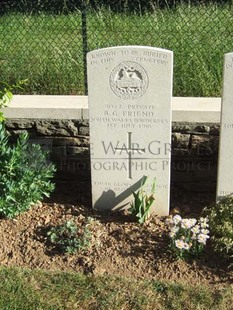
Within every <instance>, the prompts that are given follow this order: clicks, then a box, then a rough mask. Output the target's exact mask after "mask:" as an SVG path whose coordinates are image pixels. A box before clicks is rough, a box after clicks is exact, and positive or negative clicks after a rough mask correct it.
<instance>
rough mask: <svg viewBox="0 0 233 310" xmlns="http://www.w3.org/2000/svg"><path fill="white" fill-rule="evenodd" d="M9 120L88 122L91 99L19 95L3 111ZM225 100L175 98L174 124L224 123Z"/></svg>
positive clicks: (173, 109)
mask: <svg viewBox="0 0 233 310" xmlns="http://www.w3.org/2000/svg"><path fill="white" fill-rule="evenodd" d="M1 111H3V113H4V116H5V117H6V118H8V119H27V118H28V119H83V120H85V119H88V118H89V115H88V114H89V113H88V112H89V111H88V96H55V95H51V96H48V95H15V96H14V97H13V100H12V101H11V103H10V104H9V107H7V108H3V109H1ZM220 111H221V98H213V97H173V98H172V121H173V122H186V123H189V122H191V123H220Z"/></svg>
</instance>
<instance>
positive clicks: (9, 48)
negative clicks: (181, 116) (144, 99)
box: [0, 5, 233, 96]
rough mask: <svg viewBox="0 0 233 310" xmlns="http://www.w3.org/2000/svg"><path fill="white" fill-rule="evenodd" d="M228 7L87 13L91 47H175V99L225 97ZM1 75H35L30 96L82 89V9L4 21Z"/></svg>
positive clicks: (0, 22)
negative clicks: (224, 76)
mask: <svg viewBox="0 0 233 310" xmlns="http://www.w3.org/2000/svg"><path fill="white" fill-rule="evenodd" d="M232 25H233V15H232V12H231V11H230V8H229V5H228V6H227V5H226V6H224V5H222V6H215V5H209V6H206V7H205V6H194V7H188V6H187V5H186V6H185V5H180V6H177V8H176V9H173V10H171V9H170V10H169V9H164V10H157V11H154V12H152V13H145V14H141V15H140V14H133V13H131V14H123V13H121V14H120V13H113V12H111V11H109V10H104V9H102V10H100V11H97V12H93V11H88V13H87V38H88V42H87V45H88V49H89V50H93V49H97V48H102V47H107V46H116V45H149V46H156V47H162V48H167V49H170V50H173V51H174V95H175V96H221V91H222V65H223V55H224V53H226V52H230V51H232V50H233V41H232ZM0 64H1V66H0V75H1V80H3V81H6V82H8V83H14V82H15V81H18V80H20V79H29V83H28V86H27V87H26V88H25V90H24V93H26V94H61V95H65V94H83V93H84V73H83V69H84V64H83V38H82V23H81V13H80V12H79V11H76V12H73V13H71V14H68V15H55V14H49V13H39V14H22V13H14V12H9V13H7V14H5V15H3V16H1V18H0Z"/></svg>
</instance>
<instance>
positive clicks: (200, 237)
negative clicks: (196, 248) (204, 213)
mask: <svg viewBox="0 0 233 310" xmlns="http://www.w3.org/2000/svg"><path fill="white" fill-rule="evenodd" d="M207 239H209V236H208V235H205V234H202V233H201V234H199V235H198V237H197V241H198V242H199V243H203V244H206V241H207Z"/></svg>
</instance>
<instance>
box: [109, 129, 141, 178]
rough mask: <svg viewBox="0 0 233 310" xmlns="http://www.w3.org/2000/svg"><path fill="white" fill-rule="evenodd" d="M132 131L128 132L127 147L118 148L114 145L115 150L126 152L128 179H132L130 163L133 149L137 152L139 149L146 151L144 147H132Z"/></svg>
mask: <svg viewBox="0 0 233 310" xmlns="http://www.w3.org/2000/svg"><path fill="white" fill-rule="evenodd" d="M131 138H132V132H128V146H127V147H122V148H118V147H116V148H115V151H121V152H122V151H126V152H127V154H128V158H127V159H128V173H129V174H128V177H129V179H132V165H131V163H132V153H133V152H134V151H137V152H139V151H141V152H143V153H145V152H146V149H145V148H134V146H133V143H132V139H131Z"/></svg>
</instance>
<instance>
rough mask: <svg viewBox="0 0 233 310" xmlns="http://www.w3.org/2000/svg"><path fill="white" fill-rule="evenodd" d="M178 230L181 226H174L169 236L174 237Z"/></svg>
mask: <svg viewBox="0 0 233 310" xmlns="http://www.w3.org/2000/svg"><path fill="white" fill-rule="evenodd" d="M178 231H179V227H177V226H173V227H172V228H171V230H170V233H169V236H170V237H171V238H173V237H174V236H175V235H176V233H177V232H178Z"/></svg>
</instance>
